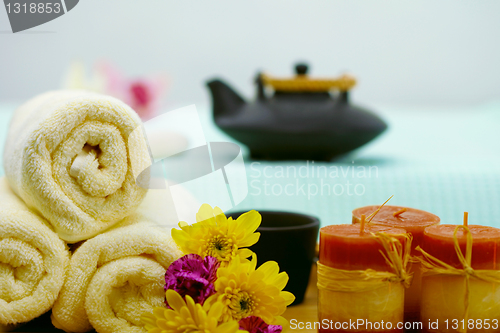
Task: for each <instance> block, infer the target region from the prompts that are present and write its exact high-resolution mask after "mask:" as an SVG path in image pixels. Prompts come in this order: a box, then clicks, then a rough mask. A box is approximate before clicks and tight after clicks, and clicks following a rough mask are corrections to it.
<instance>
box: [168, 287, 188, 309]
mask: <svg viewBox="0 0 500 333" xmlns="http://www.w3.org/2000/svg"><path fill="white" fill-rule="evenodd" d="M165 294H166V296H167V302H168V305H170V306H171V307H172V309H174V310H175V311H177V312H180V311H181V309H182V307H185V306H186V303H185V302H184V300H183V299H182V297H181V295H179V294H178V293H177V292H176V291H174V290H172V289H168V290H167V292H166V293H165ZM186 297H189V296H186Z"/></svg>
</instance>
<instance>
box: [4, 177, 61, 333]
mask: <svg viewBox="0 0 500 333" xmlns="http://www.w3.org/2000/svg"><path fill="white" fill-rule="evenodd" d="M46 223H47V222H46V221H45V220H44V219H43V218H42V217H40V216H39V215H37V214H36V213H33V212H31V211H30V210H29V209H28V207H26V205H25V204H24V203H23V202H22V201H21V200H20V199H19V198H18V197H17V196H16V195H15V194H14V193H13V192H12V191H11V189H10V188H9V187H8V185H7V181H6V180H5V178H1V179H0V331H2V329H3V330H5V329H10V328H13V327H15V325H16V324H19V323H24V322H27V321H30V320H32V319H34V318H36V317H38V316H40V315H42V314H43V313H45V312H46V311H48V310H49V309H50V308H51V307H52V305H53V304H54V302H55V300H56V298H57V295H58V294H59V291H60V290H61V287H62V285H63V281H64V275H65V270H66V268H67V265H68V263H69V251H68V250H67V248H66V245H65V244H64V242H63V241H62V240H60V239H59V237H57V235H56V233H54V231H52V230H51V229H50V228H49V227H48V225H47V224H46Z"/></svg>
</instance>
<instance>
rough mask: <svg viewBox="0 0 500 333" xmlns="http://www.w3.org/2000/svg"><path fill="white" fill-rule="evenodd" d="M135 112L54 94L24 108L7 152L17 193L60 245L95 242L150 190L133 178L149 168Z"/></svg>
mask: <svg viewBox="0 0 500 333" xmlns="http://www.w3.org/2000/svg"><path fill="white" fill-rule="evenodd" d="M139 126H141V121H140V119H139V117H138V116H137V115H136V113H135V112H134V111H133V110H132V109H131V108H130V107H128V106H127V105H125V104H124V103H123V102H121V101H119V100H117V99H115V98H112V97H107V96H104V95H99V94H95V93H90V92H84V91H54V92H48V93H45V94H42V95H39V96H37V97H35V98H33V99H32V100H30V101H28V102H26V103H25V104H24V105H22V106H21V107H19V108H18V109H17V110H16V111H15V113H14V116H13V119H12V121H11V124H10V128H9V133H8V136H7V141H6V145H5V149H4V158H3V160H4V169H5V174H6V176H7V178H8V181H9V184H10V185H11V187H12V189H13V190H14V191H15V192H16V193H17V194H18V195H19V196H20V197H21V198H22V199H23V200H24V201H25V202H26V204H27V205H28V206H29V207H31V208H34V209H36V210H37V211H39V212H40V213H41V214H42V215H43V216H44V217H45V218H46V219H47V220H48V221H49V222H50V224H51V225H52V226H53V227H54V229H55V231H56V232H57V234H58V235H59V237H60V238H62V239H63V240H65V241H67V242H70V243H74V242H77V241H80V240H85V239H88V238H91V237H93V236H95V235H97V234H98V233H100V232H101V231H103V230H105V229H108V228H110V227H111V226H113V225H114V224H115V223H117V222H118V221H120V220H122V219H123V218H124V217H126V216H128V215H130V214H131V213H132V212H134V210H135V209H136V208H137V206H138V205H139V204H140V203H141V201H142V199H143V198H144V196H145V194H146V190H145V189H143V188H141V187H139V186H137V185H136V183H135V177H134V175H139V174H140V172H141V171H142V170H144V169H146V168H147V167H148V166H149V165H150V164H151V159H150V157H149V152H148V148H147V144H146V140H145V139H144V137H143V135H142V132H141V130H138V131H134V129H136V128H140V127H139Z"/></svg>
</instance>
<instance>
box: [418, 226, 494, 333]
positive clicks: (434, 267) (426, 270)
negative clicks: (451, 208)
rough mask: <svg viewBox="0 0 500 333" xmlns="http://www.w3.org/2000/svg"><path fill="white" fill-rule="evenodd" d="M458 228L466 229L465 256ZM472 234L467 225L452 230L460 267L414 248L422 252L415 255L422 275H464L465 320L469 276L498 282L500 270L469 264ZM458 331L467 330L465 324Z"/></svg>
mask: <svg viewBox="0 0 500 333" xmlns="http://www.w3.org/2000/svg"><path fill="white" fill-rule="evenodd" d="M459 228H463V229H465V231H466V236H467V242H466V246H465V256H464V254H463V253H462V250H461V249H460V245H459V243H458V238H457V232H458V229H459ZM472 242H473V239H472V234H471V233H470V230H469V228H468V227H466V226H464V225H458V226H457V227H456V228H455V231H454V232H453V243H454V245H455V251H456V253H457V256H458V260H459V261H460V263H461V264H462V267H463V268H462V269H460V268H455V267H453V266H451V265H448V264H447V263H445V262H443V261H441V260H439V259H438V258H436V257H434V256H432V255H430V254H429V253H427V252H425V251H424V250H423V249H422V248H421V247H420V246H417V248H416V250H417V251H420V253H422V257H416V259H417V260H418V261H420V263H421V264H422V276H431V275H455V276H464V277H465V297H464V320H465V321H466V322H467V320H468V319H469V318H468V314H469V280H470V278H471V277H472V278H476V279H479V280H482V281H485V282H490V283H498V284H500V270H486V269H482V270H479V269H473V268H472V266H471V262H472ZM459 332H464V333H465V332H467V325H465V328H464V329H461V330H459Z"/></svg>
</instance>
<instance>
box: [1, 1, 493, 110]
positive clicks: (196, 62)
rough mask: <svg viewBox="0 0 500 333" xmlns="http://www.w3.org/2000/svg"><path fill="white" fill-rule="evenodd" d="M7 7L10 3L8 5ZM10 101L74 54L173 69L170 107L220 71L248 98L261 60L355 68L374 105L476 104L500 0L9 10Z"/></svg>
mask: <svg viewBox="0 0 500 333" xmlns="http://www.w3.org/2000/svg"><path fill="white" fill-rule="evenodd" d="M2 7H3V6H2ZM0 31H1V33H0V102H7V101H16V102H17V101H22V100H25V99H27V98H30V97H32V96H34V95H35V94H37V93H40V92H44V91H47V90H51V89H56V88H58V87H59V86H60V83H61V77H62V76H63V74H64V72H65V70H66V69H67V67H68V65H69V64H70V62H71V61H72V60H73V59H80V60H82V61H83V62H84V63H85V64H86V65H88V66H90V65H92V64H93V63H94V62H95V61H96V60H99V59H102V58H105V59H108V60H110V61H112V62H113V63H115V64H116V65H117V66H118V67H120V68H122V69H123V70H124V71H125V72H126V73H127V74H128V75H130V76H140V75H147V74H154V73H157V72H164V73H166V74H167V75H168V77H169V81H170V88H169V90H168V96H167V98H166V106H167V107H169V108H170V107H173V106H178V105H187V104H191V103H197V104H199V103H202V104H207V103H208V102H209V96H208V94H207V91H206V89H205V87H204V81H206V80H207V79H209V78H211V77H213V76H215V75H220V76H221V77H223V78H226V79H227V80H228V81H229V82H231V83H232V84H233V85H234V86H235V87H236V88H237V89H238V90H239V91H240V92H241V93H242V94H244V95H245V96H246V97H248V98H250V97H251V96H252V95H253V93H254V89H253V84H252V78H253V76H254V74H255V72H256V70H258V69H265V70H267V71H268V72H270V73H272V74H276V75H289V74H291V73H292V66H293V63H294V62H295V61H297V60H307V61H309V62H310V64H311V74H315V75H318V76H328V75H337V74H340V73H342V72H344V71H349V72H350V73H353V74H354V75H356V76H357V77H358V78H359V82H360V84H359V86H358V87H357V88H356V90H355V91H354V97H355V99H356V100H357V101H358V102H362V103H364V104H374V103H375V104H377V103H378V104H380V103H382V104H391V105H400V104H404V105H462V106H467V105H474V104H478V103H484V102H489V101H491V100H498V99H499V97H500V66H499V62H500V45H499V43H500V1H456V0H449V1H401V0H394V1H374V0H366V1H332V0H329V1H319V0H307V1H305V0H303V1H295V0H286V1H284V0H283V1H276V0H252V1H235V0H205V1H199V0H198V1H191V0H182V1H170V0H169V1H166V0H161V1H160V0H142V1H138V0H136V1H132V0H120V1H118V0H81V1H80V3H79V4H78V5H77V6H76V7H75V8H74V9H73V10H72V11H70V12H68V13H67V14H66V15H63V16H62V17H60V18H58V19H56V20H54V21H52V22H49V23H46V24H44V25H42V26H39V27H35V28H33V29H30V30H28V31H26V32H22V33H17V34H12V33H11V32H10V26H9V24H8V20H7V15H6V11H5V9H4V8H0Z"/></svg>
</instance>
